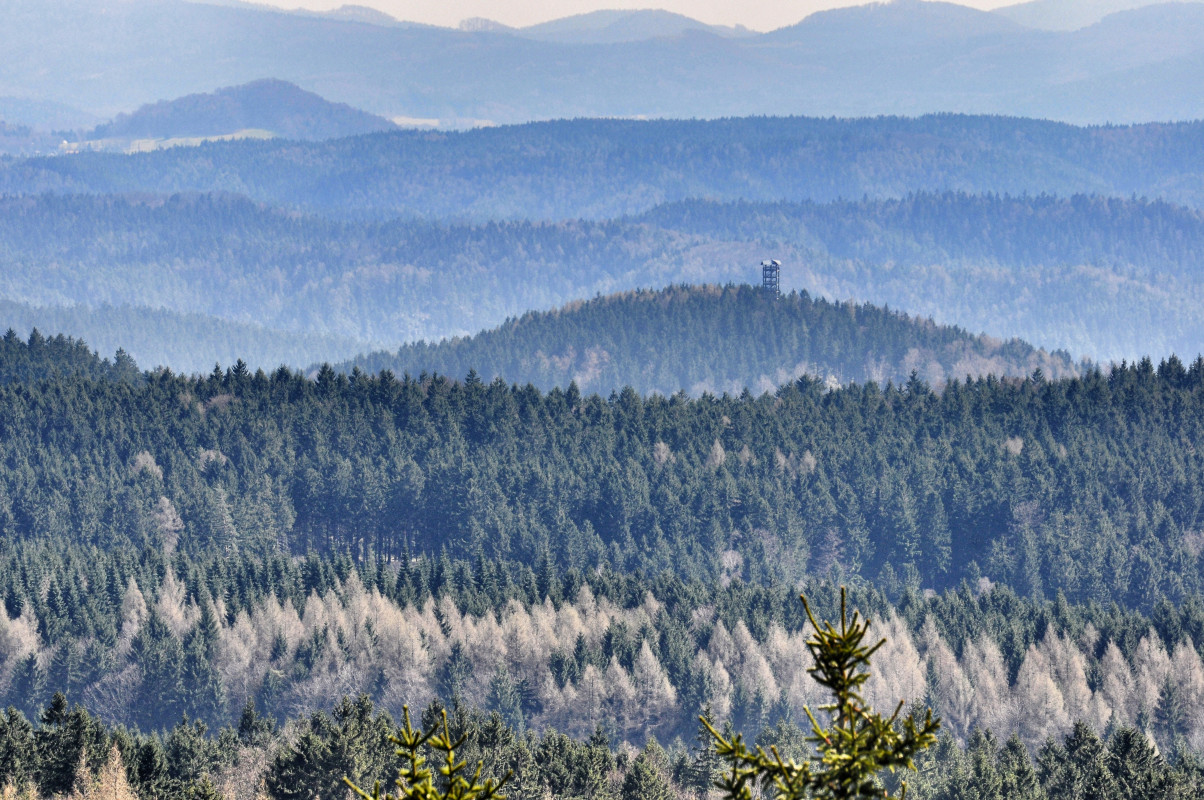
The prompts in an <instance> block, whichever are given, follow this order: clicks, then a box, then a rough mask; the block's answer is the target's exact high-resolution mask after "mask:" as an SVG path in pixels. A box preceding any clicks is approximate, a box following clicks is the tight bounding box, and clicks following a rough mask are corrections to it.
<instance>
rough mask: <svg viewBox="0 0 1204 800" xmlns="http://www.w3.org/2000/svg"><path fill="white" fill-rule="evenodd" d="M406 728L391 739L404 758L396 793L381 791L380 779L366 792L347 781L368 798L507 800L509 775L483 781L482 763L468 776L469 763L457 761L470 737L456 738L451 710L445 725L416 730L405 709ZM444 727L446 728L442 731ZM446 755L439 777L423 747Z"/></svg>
mask: <svg viewBox="0 0 1204 800" xmlns="http://www.w3.org/2000/svg"><path fill="white" fill-rule="evenodd" d="M404 715H405V727H403V728H402V729H401V730H400V731H399V732H398V735H397V736H390V737H389V740H390V741H391V742H393V743H394V744H395V745H397V755H398V756H400V757H401V758H402V765H401V767H399V768H398V770H397V780H396V781H394V785H395V786H396V787H397V792H396V794H394V793H392V792H388V793H386V794H383V795H382V794H381V785H380V781H377V782H376V784H375V785H374V786H373V787H372V791H371V792H366V791H364V790H363V789H361V788H360V787H358V786H356V785H355V784H354V783H352V782H351V780H349V779H348V778H343V782H344V783H346V784H347V785H348V786H350V787H351V788H352V790H354V791H355V793H356V794H358V795H359V796H360V797H362V798H363V799H364V800H506V796H505V795H504V794H502V793H501V790H502V787H503V786H505V784H506V782H507V781H508V780H509V779H510V775H509V774H507V775H506V776H504V777H503V778H502V779H501V780H500V781H495V780H494V779H492V778H489V779H486V780H485V782H484V783H481V770H482V765H481V764H477V768H476V771H475V772H474V773H473V774H472V777H471V778H468V777H466V775H467V772H466V770H467V768H468V765H467V762H464V761H457V760H456V750H458V749H460V748H461V747H463V746H464V743H465V742H466V741H467V739H468V737H467V736H460V737H459V738H457V739H453V738H452V735H451V731H450V730H449V728H448V725H447V712H446V711H444V712H443V724H442V725H438V724H436V725H434V726H433V727H432V728H431V729H430V730H428V731H423V730H421V729H420V730H415V729H414V727H413V725H412V724H411V723H410V708H409V706H406V707H405V708H404ZM440 728H442V730H440ZM427 747H429V748H430V749H431V750H434V751H436V752H439V753H442V754H443V764H442V765H440V766H439V768H438V774H439V775H440V776H441V778H442V780H438V781H437V780H436V779H435V773H434V772H433V771H432V770H431V769H430V768H429V767H428V766H427V762H426V757H425V756H424V755H423V749H424V748H427Z"/></svg>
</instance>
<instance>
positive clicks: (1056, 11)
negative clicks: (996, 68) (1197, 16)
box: [993, 0, 1199, 31]
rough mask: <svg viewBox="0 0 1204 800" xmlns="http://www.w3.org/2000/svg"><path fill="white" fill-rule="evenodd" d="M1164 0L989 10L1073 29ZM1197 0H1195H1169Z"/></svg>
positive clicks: (1047, 1) (1041, 1)
mask: <svg viewBox="0 0 1204 800" xmlns="http://www.w3.org/2000/svg"><path fill="white" fill-rule="evenodd" d="M1166 2H1168V0H1029V2H1026V3H1017V4H1015V5H1009V6H1003V7H1001V8H997V9H995V10H994V12H993V13H995V14H998V15H1000V16H1002V17H1007V18H1008V19H1010V20H1012V21H1014V22H1018V23H1020V24H1021V25H1026V26H1028V27H1030V28H1041V29H1043V30H1051V31H1074V30H1079V29H1081V28H1086V27H1088V26H1089V25H1094V24H1096V23H1097V22H1099V21H1101V20H1102V19H1103V18H1104V17H1107V16H1109V15H1110V14H1116V13H1118V12H1121V11H1132V10H1133V9H1137V8H1145V7H1146V6H1153V5H1162V4H1165V3H1166ZM1170 2H1176V3H1184V2H1199V0H1170Z"/></svg>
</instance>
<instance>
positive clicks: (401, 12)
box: [260, 0, 1017, 31]
mask: <svg viewBox="0 0 1204 800" xmlns="http://www.w3.org/2000/svg"><path fill="white" fill-rule="evenodd" d="M260 2H270V3H271V4H272V5H276V6H281V7H283V8H308V9H311V10H314V11H328V10H331V9H334V8H338V7H339V6H342V5H345V4H353V5H362V6H370V7H372V8H377V9H380V10H381V11H384V12H385V13H387V14H390V15H392V16H394V17H396V18H397V19H401V20H407V21H411V22H426V23H429V24H432V25H444V26H449V27H454V26H456V25H458V24H459V22H460V20H463V19H467V18H468V17H487V18H489V19H492V20H496V21H498V22H502V23H505V24H507V25H513V26H523V25H532V24H534V23H537V22H544V21H546V20H549V19H556V18H558V17H568V16H571V15H573V14H583V13H585V12H587V11H594V10H596V9H599V8H632V9H635V8H664V9H666V10H669V11H676V12H678V13H680V14H685V15H686V16H690V17H693V18H695V19H698V20H702V21H703V22H709V23H711V24H718V25H744V26H745V27H748V28H753V29H754V30H762V31H765V30H772V29H773V28H780V27H782V26H784V25H793V24H794V23H796V22H798V21H799V20H801V19H802V18H803V17H805V16H807V15H808V14H811V13H813V12H815V11H822V10H824V9H828V8H837V7H840V6H849V5H858V4H859V2H858V0H745V1H744V2H736V1H735V0H509V2H507V1H506V0H260ZM960 2H961V5H966V6H973V7H974V8H982V9H990V8H998V7H1000V6H1005V5H1010V4H1012V3H1014V2H1017V0H960Z"/></svg>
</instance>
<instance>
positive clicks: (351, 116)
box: [87, 80, 396, 140]
mask: <svg viewBox="0 0 1204 800" xmlns="http://www.w3.org/2000/svg"><path fill="white" fill-rule="evenodd" d="M395 128H396V126H395V125H393V123H392V122H390V121H389V120H387V119H385V118H383V117H378V116H376V115H375V114H369V113H367V112H365V111H360V110H359V109H355V108H352V107H351V106H349V105H346V104H344V103H331V102H329V101H327V100H324V99H323V98H321V97H319V96H318V95H316V94H314V93H313V92H306V91H304V90H302V89H301V88H299V87H297V86H295V85H294V84H291V83H288V82H287V81H279V80H259V81H253V82H252V83H248V84H244V85H242V86H231V87H227V88H224V89H218V90H217V91H215V92H212V93H208V94H191V95H187V96H185V97H180V98H177V99H175V100H163V101H160V102H158V103H152V104H147V105H145V106H143V107H141V108H139V109H138V110H137V111H134V112H132V113H129V114H119V115H118V116H117V118H116V119H114V120H112V121H110V122H106V123H104V124H103V125H99V126H97V127H96V128H94V129H93V130H92V131H91V132H90V133H89V134H87V138H88V139H122V140H129V139H169V138H172V137H188V136H221V135H224V134H232V133H236V132H238V131H242V130H245V129H259V130H264V131H267V132H269V133H272V134H275V135H276V136H282V137H284V138H286V139H333V138H336V137H339V136H356V135H358V134H361V133H375V132H377V131H386V130H392V129H395Z"/></svg>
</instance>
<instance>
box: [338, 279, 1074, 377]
mask: <svg viewBox="0 0 1204 800" xmlns="http://www.w3.org/2000/svg"><path fill="white" fill-rule="evenodd" d="M354 367H359V368H360V369H362V370H364V371H367V372H373V373H375V372H379V371H380V370H383V369H388V370H391V371H392V372H393V373H394V374H397V375H402V374H409V375H418V374H420V373H436V372H437V373H440V374H444V375H451V376H453V377H460V376H463V375H465V374H467V373H468V372H469V370H473V371H475V372H476V373H477V374H478V375H479V376H480V377H481V378H482V379H483V380H485V381H490V380H492V379H494V378H502V379H503V380H505V381H511V382H517V383H520V384H522V383H533V384H535V385H536V386H539V387H540V388H543V389H545V390H546V389H551V388H553V387H555V386H559V387H561V388H564V387H566V386H568V384H569V383H570V382H576V384H577V385H578V387H579V388H580V389H581V391H583V392H598V393H601V394H604V395H605V394H609V393H610V392H615V391H618V390H620V389H622V388H623V387H624V386H631V387H632V388H634V389H635V390H636V391H638V392H640V393H642V394H646V393H649V392H659V393H661V394H665V395H670V394H673V393H675V392H678V391H685V392H688V393H690V394H694V395H697V394H700V393H702V392H710V393H712V394H720V393H723V392H727V393H729V394H739V393H740V392H741V391H742V390H743V389H745V388H749V389H751V390H752V391H753V392H754V393H757V394H759V393H761V392H767V391H768V392H772V391H774V390H775V389H776V388H777V387H778V386H780V385H781V384H783V383H786V382H788V381H790V380H793V379H796V378H798V377H800V376H802V375H810V376H812V377H819V378H821V379H826V380H828V381H830V382H832V383H848V382H850V381H856V382H859V383H863V382H866V381H871V380H872V381H877V382H879V383H885V382H887V381H892V382H894V383H896V384H901V383H905V382H906V381H907V379H908V377H909V375H910V374H911V373H912V372H913V371H914V372H916V373H917V374H918V375H919V376H920V378H921V379H922V380H925V381H926V382H928V383H930V384H942V383H944V382H945V381H946V380H948V379H951V378H965V377H966V376H968V375H969V376H980V375H985V374H994V375H1013V376H1015V375H1018V376H1021V377H1023V376H1027V375H1030V374H1032V373H1033V371H1034V370H1037V369H1040V370H1041V371H1042V372H1043V373H1044V374H1045V375H1048V376H1051V377H1060V376H1063V375H1071V374H1074V373H1075V372H1076V365H1075V364H1074V363H1073V362H1072V361H1071V360H1070V357H1069V356H1068V355H1066V354H1064V353H1056V354H1050V353H1046V352H1044V351H1040V350H1037V349H1035V348H1033V347H1032V346H1031V345H1029V344H1027V343H1025V342H1021V341H1019V340H1012V341H1010V342H1001V341H999V340H998V339H992V338H990V337H988V336H981V335H980V336H974V335H971V334H969V333H967V332H966V331H963V330H960V329H958V328H950V327H944V326H938V325H935V324H934V323H933V322H932V321H931V320H922V319H913V318H910V317H908V316H907V315H905V314H900V313H898V312H891V311H888V310H885V309H882V308H877V307H874V306H869V305H857V304H854V303H829V302H827V301H825V300H816V299H812V298H811V297H810V296H809V295H808V294H807V293H806V292H804V293H802V294H795V293H791V294H789V295H785V296H783V297H782V298H780V299H778V298H775V297H772V296H771V295H769V294H767V293H765V292H764V291H763V290H762V289H760V288H759V287H753V286H747V285H745V286H732V285H728V286H725V287H718V286H700V287H688V286H677V287H673V288H670V289H665V290H662V291H659V292H651V291H640V292H626V293H623V294H618V295H610V296H607V297H599V298H596V299H594V300H590V301H587V302H578V303H571V304H569V305H568V306H565V307H564V308H562V309H559V310H557V311H551V312H531V313H527V314H524V315H523V316H521V317H519V318H517V319H511V320H507V321H506V323H505V324H503V325H502V326H500V327H498V328H495V329H493V330H489V331H484V332H482V333H479V334H477V335H476V336H471V337H467V338H457V339H450V340H444V341H441V342H438V343H434V344H428V343H425V342H422V343H418V344H413V345H407V346H405V347H402V348H401V349H399V350H398V351H397V352H396V353H392V354H389V353H374V354H372V355H369V356H362V357H360V358H357V359H355V360H354V361H352V362H348V363H346V364H343V365H341V368H342V369H343V370H344V371H346V370H349V369H351V368H354Z"/></svg>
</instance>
